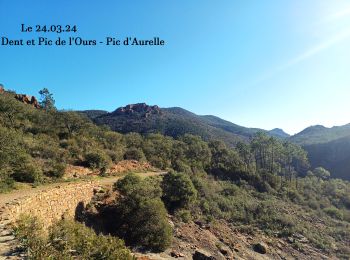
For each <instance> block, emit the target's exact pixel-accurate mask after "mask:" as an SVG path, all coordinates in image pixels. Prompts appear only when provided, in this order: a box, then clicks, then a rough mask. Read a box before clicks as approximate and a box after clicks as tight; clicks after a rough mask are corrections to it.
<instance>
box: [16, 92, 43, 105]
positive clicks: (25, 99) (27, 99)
mask: <svg viewBox="0 0 350 260" xmlns="http://www.w3.org/2000/svg"><path fill="white" fill-rule="evenodd" d="M15 99H17V100H18V101H20V102H22V103H24V104H27V105H32V106H33V107H35V108H40V105H39V102H38V100H37V99H36V98H35V97H34V96H28V95H26V94H16V95H15Z"/></svg>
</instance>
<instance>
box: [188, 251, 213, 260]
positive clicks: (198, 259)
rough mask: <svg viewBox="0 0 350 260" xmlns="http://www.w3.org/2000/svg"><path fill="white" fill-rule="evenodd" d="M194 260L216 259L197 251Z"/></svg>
mask: <svg viewBox="0 0 350 260" xmlns="http://www.w3.org/2000/svg"><path fill="white" fill-rule="evenodd" d="M192 259H193V260H214V259H215V257H213V256H211V255H210V254H209V253H208V252H205V251H203V250H196V252H195V253H194V254H193V256H192Z"/></svg>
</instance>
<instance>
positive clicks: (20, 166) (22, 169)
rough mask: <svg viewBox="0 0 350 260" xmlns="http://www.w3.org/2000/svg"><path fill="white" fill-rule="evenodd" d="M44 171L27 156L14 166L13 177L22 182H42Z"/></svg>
mask: <svg viewBox="0 0 350 260" xmlns="http://www.w3.org/2000/svg"><path fill="white" fill-rule="evenodd" d="M42 177H43V173H42V170H41V168H39V167H38V166H37V165H35V164H34V162H33V161H32V160H31V159H30V158H29V157H27V156H25V157H23V159H22V160H21V161H18V162H17V163H16V165H15V166H14V169H13V173H12V178H13V179H14V180H16V181H20V182H30V183H34V182H40V181H42Z"/></svg>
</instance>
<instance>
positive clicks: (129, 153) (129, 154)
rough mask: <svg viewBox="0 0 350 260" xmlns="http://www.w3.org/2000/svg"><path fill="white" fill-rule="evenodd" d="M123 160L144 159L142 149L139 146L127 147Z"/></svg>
mask: <svg viewBox="0 0 350 260" xmlns="http://www.w3.org/2000/svg"><path fill="white" fill-rule="evenodd" d="M124 159H125V160H136V161H144V160H146V157H145V155H144V153H143V151H142V150H141V149H139V148H128V149H127V150H126V151H125V154H124Z"/></svg>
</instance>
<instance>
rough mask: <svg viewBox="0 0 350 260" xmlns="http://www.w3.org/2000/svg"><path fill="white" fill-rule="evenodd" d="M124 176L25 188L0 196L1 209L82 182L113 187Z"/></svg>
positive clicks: (143, 175)
mask: <svg viewBox="0 0 350 260" xmlns="http://www.w3.org/2000/svg"><path fill="white" fill-rule="evenodd" d="M136 174H137V175H139V176H141V177H149V176H156V175H161V174H164V173H163V172H146V173H145V172H142V173H136ZM123 176H125V174H120V175H118V176H113V177H105V178H92V179H82V180H76V181H74V182H57V183H52V184H47V185H42V186H37V187H34V188H33V187H29V186H28V187H25V188H21V189H18V190H14V191H11V192H9V193H3V194H0V208H2V207H3V206H5V205H6V204H7V203H10V202H12V201H14V200H19V199H21V198H24V197H27V196H30V195H33V194H36V193H40V192H42V191H47V190H50V189H52V188H55V187H57V186H60V187H62V186H64V185H69V184H71V183H80V182H87V181H92V182H96V184H100V185H112V184H113V183H114V182H116V181H117V180H118V179H120V178H122V177H123Z"/></svg>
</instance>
